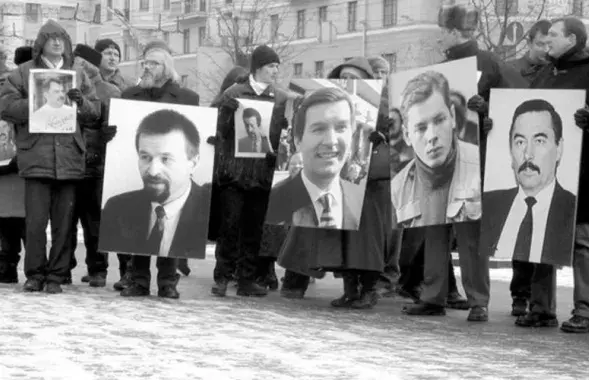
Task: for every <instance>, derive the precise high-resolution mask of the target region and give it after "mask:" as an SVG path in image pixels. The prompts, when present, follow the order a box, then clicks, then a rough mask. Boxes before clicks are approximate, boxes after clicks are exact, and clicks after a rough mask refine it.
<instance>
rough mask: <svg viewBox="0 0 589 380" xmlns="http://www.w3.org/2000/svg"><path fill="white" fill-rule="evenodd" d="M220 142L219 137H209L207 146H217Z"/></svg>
mask: <svg viewBox="0 0 589 380" xmlns="http://www.w3.org/2000/svg"><path fill="white" fill-rule="evenodd" d="M218 142H219V138H218V137H217V136H209V137H207V144H209V145H212V146H216V145H217V143H218Z"/></svg>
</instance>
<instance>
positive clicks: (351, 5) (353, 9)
mask: <svg viewBox="0 0 589 380" xmlns="http://www.w3.org/2000/svg"><path fill="white" fill-rule="evenodd" d="M357 11H358V2H357V1H349V2H348V32H355V31H356V24H357Z"/></svg>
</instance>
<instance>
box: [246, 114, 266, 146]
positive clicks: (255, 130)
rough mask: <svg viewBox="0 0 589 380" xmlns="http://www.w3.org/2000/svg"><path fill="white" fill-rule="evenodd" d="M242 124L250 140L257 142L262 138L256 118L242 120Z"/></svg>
mask: <svg viewBox="0 0 589 380" xmlns="http://www.w3.org/2000/svg"><path fill="white" fill-rule="evenodd" d="M243 124H244V125H245V130H246V132H247V135H248V136H249V138H250V139H252V140H258V139H259V138H260V137H261V136H262V131H261V130H260V125H259V124H258V118H257V117H255V116H252V117H248V118H244V119H243Z"/></svg>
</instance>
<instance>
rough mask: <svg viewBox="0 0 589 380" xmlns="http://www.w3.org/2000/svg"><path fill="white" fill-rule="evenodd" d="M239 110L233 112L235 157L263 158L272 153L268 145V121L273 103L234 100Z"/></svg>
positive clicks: (270, 118) (270, 117) (270, 146)
mask: <svg viewBox="0 0 589 380" xmlns="http://www.w3.org/2000/svg"><path fill="white" fill-rule="evenodd" d="M236 100H237V102H238V103H239V108H238V109H237V110H236V111H235V119H234V120H235V157H248V158H264V157H266V153H272V152H273V150H272V145H271V144H270V121H271V120H272V110H273V109H274V103H273V102H264V101H260V100H251V99H236Z"/></svg>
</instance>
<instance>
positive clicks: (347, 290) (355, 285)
mask: <svg viewBox="0 0 589 380" xmlns="http://www.w3.org/2000/svg"><path fill="white" fill-rule="evenodd" d="M342 277H343V279H344V294H343V295H342V296H341V297H340V298H337V299H334V300H333V301H331V306H332V307H340V308H344V307H351V306H352V303H353V302H354V301H356V300H358V299H360V289H359V288H360V279H359V276H358V275H357V274H355V273H350V272H345V273H343V274H342Z"/></svg>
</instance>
